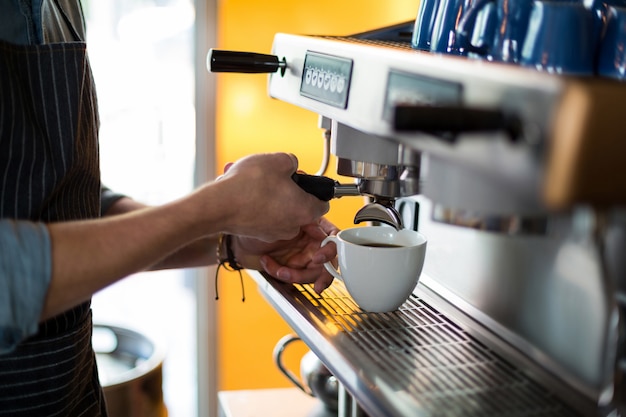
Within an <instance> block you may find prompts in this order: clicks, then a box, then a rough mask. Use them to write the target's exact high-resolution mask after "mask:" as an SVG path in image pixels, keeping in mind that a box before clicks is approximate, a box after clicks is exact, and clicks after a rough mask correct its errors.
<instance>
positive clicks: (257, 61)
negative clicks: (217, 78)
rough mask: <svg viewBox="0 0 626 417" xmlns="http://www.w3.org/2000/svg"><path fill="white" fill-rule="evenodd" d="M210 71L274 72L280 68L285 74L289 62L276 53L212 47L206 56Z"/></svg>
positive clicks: (282, 73)
mask: <svg viewBox="0 0 626 417" xmlns="http://www.w3.org/2000/svg"><path fill="white" fill-rule="evenodd" d="M206 61H207V68H208V70H209V71H210V72H237V73H244V74H263V73H273V72H277V71H278V70H280V71H281V75H285V69H286V68H287V62H286V61H285V58H283V59H282V60H280V59H278V57H277V56H276V55H266V54H259V53H255V52H238V51H223V50H219V49H211V50H209V53H208V55H207V58H206Z"/></svg>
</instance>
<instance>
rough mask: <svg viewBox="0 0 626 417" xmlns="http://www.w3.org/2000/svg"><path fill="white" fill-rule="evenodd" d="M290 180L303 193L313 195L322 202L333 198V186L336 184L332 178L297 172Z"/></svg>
mask: <svg viewBox="0 0 626 417" xmlns="http://www.w3.org/2000/svg"><path fill="white" fill-rule="evenodd" d="M291 178H293V180H294V181H295V183H296V184H298V185H299V186H300V188H302V189H303V190H304V191H306V192H307V193H309V194H313V195H314V196H315V197H317V198H319V199H320V200H322V201H330V200H332V199H333V198H334V197H335V185H336V184H337V182H336V181H335V180H333V179H332V178H328V177H323V176H319V175H308V174H301V173H298V172H296V173H294V174H293V175H292V176H291Z"/></svg>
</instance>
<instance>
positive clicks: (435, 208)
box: [209, 22, 626, 417]
mask: <svg viewBox="0 0 626 417" xmlns="http://www.w3.org/2000/svg"><path fill="white" fill-rule="evenodd" d="M411 28H412V22H410V23H407V24H401V25H397V26H394V27H389V28H384V29H380V30H376V31H372V32H368V33H363V34H359V35H355V36H348V37H328V36H299V35H289V34H277V35H276V37H275V39H274V45H273V51H272V54H271V55H259V54H237V53H230V54H228V53H226V54H225V55H221V52H220V51H212V54H210V55H209V60H210V61H211V62H210V65H211V66H212V67H213V70H214V71H236V72H268V73H270V74H271V75H270V76H269V94H270V95H271V96H272V97H274V98H276V99H279V100H283V101H286V102H289V103H292V104H294V105H297V106H300V107H303V108H305V109H308V110H311V111H313V112H316V113H318V114H319V115H320V121H321V126H322V127H323V128H325V129H327V130H328V131H330V139H331V140H330V142H331V151H332V152H333V153H334V154H335V155H336V156H337V158H338V166H337V172H338V173H339V174H342V175H348V176H351V177H354V178H355V184H352V185H350V187H352V188H350V187H348V188H349V189H350V190H351V191H350V192H348V193H346V194H343V195H354V194H358V195H366V196H369V197H370V200H371V203H370V204H368V205H367V206H366V207H367V209H366V210H364V212H363V213H361V212H360V214H358V215H357V216H356V218H355V221H356V222H359V221H363V220H374V221H379V222H381V223H386V224H388V225H391V226H395V227H408V228H415V229H416V230H417V229H418V230H420V231H421V232H422V233H423V234H425V235H426V236H427V237H428V240H429V242H428V252H427V256H426V264H425V267H424V272H423V274H422V276H421V278H420V282H419V284H418V286H417V287H416V289H415V291H414V293H413V295H412V296H411V298H410V299H409V300H407V302H406V303H405V304H404V305H403V306H402V307H401V308H400V309H399V310H397V311H395V312H392V313H385V314H370V313H365V312H363V311H361V310H360V309H359V307H358V306H357V305H355V304H354V302H353V301H352V300H351V298H350V297H349V296H348V295H347V292H346V291H345V288H344V287H343V284H342V283H341V282H337V281H335V282H334V283H333V285H331V287H329V288H328V289H327V290H326V291H325V292H324V293H323V294H322V295H318V294H316V293H315V292H314V291H313V290H312V288H311V287H310V286H308V285H295V286H292V285H285V284H281V283H279V282H276V281H274V280H272V279H271V278H269V277H265V276H263V275H261V274H259V273H253V276H254V279H255V280H256V281H257V283H258V285H259V288H260V290H261V291H262V293H263V294H264V295H265V297H266V298H267V299H268V301H269V302H270V303H271V304H272V305H273V306H274V307H275V308H276V310H277V311H278V312H279V313H280V314H281V315H282V317H283V318H284V319H285V320H286V321H287V322H288V323H289V324H290V326H291V327H292V328H293V329H294V330H295V331H296V332H297V333H298V335H299V336H300V337H301V338H302V339H303V340H304V341H305V342H306V343H307V345H308V346H309V347H310V349H311V350H312V351H314V352H315V354H316V355H317V356H318V357H319V358H320V359H321V360H322V361H323V362H324V364H325V365H326V366H327V367H328V369H330V371H331V372H332V373H333V374H334V375H335V376H336V378H337V380H338V381H339V383H340V388H341V389H340V392H339V415H340V416H361V415H369V416H377V417H383V416H384V417H386V416H481V417H484V416H504V415H506V416H530V415H532V416H570V415H572V416H575V415H581V416H609V415H616V416H617V415H621V414H622V413H624V410H626V398H625V394H626V388H625V386H624V381H623V376H624V367H625V366H626V362H625V361H624V359H625V354H624V348H625V346H626V345H625V340H624V336H625V333H624V310H623V307H624V302H625V299H624V291H625V290H626V260H625V259H626V210H624V204H625V203H626V135H625V134H624V132H623V129H624V117H626V116H624V115H623V111H622V109H623V103H625V102H626V85H623V84H620V83H618V82H614V81H609V80H602V79H599V78H596V77H588V78H577V77H566V76H560V75H555V74H548V73H545V72H539V71H534V70H532V69H529V68H522V67H518V66H513V65H508V64H497V63H493V62H485V61H478V60H472V59H467V58H463V57H454V56H444V55H436V54H431V53H427V52H420V51H416V50H413V49H411V47H410V42H409V39H410V30H411ZM407 32H408V33H409V34H408V35H407ZM335 185H336V186H339V184H335ZM340 195H341V194H340ZM340 195H335V197H337V196H340ZM382 227H387V226H382ZM380 278H381V279H385V277H384V276H381V277H380Z"/></svg>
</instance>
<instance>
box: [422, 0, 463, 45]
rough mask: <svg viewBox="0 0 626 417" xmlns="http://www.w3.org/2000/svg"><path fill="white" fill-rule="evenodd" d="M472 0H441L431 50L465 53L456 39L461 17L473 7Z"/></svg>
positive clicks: (434, 23) (434, 25)
mask: <svg viewBox="0 0 626 417" xmlns="http://www.w3.org/2000/svg"><path fill="white" fill-rule="evenodd" d="M471 4H472V0H439V3H438V5H437V11H436V13H435V21H434V22H433V28H432V34H431V38H430V51H431V52H440V53H446V54H452V55H465V53H464V51H463V50H462V49H461V48H460V45H459V43H458V42H457V39H456V34H457V28H458V24H459V22H460V20H461V17H462V16H463V15H465V13H466V12H467V10H468V9H469V8H470V7H471Z"/></svg>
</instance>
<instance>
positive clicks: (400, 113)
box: [393, 105, 523, 142]
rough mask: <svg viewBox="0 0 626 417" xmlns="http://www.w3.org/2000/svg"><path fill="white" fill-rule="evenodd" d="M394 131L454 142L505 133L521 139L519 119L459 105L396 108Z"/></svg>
mask: <svg viewBox="0 0 626 417" xmlns="http://www.w3.org/2000/svg"><path fill="white" fill-rule="evenodd" d="M393 122H394V128H395V129H396V131H398V132H425V133H432V134H434V135H439V136H440V137H442V138H445V139H446V140H448V141H454V138H455V135H456V134H458V133H470V132H497V131H504V132H506V133H507V134H508V135H509V137H510V138H511V141H513V142H515V141H517V140H518V139H520V138H521V137H522V134H523V128H522V122H521V120H520V119H519V118H518V117H517V116H515V115H512V114H509V113H506V112H504V111H501V110H493V109H479V108H467V107H461V106H426V105H398V106H396V107H395V114H394V121H393Z"/></svg>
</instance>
